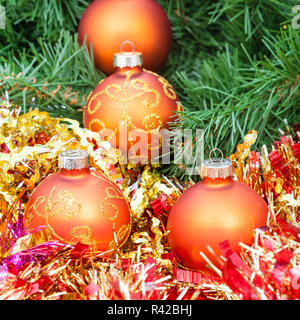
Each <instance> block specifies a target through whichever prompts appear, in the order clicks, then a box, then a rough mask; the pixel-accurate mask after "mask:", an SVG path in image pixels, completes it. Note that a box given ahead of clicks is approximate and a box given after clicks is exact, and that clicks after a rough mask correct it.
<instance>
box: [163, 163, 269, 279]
mask: <svg viewBox="0 0 300 320" xmlns="http://www.w3.org/2000/svg"><path fill="white" fill-rule="evenodd" d="M202 175H203V180H202V181H201V182H199V183H197V184H195V185H194V186H192V187H191V188H189V189H188V190H186V191H185V192H184V193H183V194H182V195H181V197H180V198H179V199H178V200H177V201H176V203H175V204H174V206H173V208H172V210H171V212H170V216H169V218H168V224H167V230H169V231H170V233H169V236H168V240H169V244H170V246H171V247H172V248H173V249H174V250H175V252H176V254H177V255H178V257H179V258H180V259H181V261H182V264H183V265H184V266H185V267H187V268H190V269H193V270H198V271H205V272H207V273H210V272H211V270H212V269H211V268H210V267H209V263H208V262H207V261H206V259H205V257H206V258H208V259H209V260H210V261H211V262H212V263H213V264H214V265H215V266H217V267H218V266H219V264H218V257H217V256H219V255H220V254H221V252H220V248H219V244H220V243H221V242H223V241H225V240H228V241H229V243H230V245H231V248H232V249H233V250H234V251H236V252H239V251H240V246H239V245H238V243H239V242H243V243H245V244H251V242H252V240H253V233H254V229H255V228H258V227H261V226H264V225H266V223H267V216H268V207H267V205H266V203H265V201H264V200H263V199H262V198H261V196H260V195H258V194H257V193H256V191H254V190H253V189H251V188H250V187H248V186H247V185H246V184H243V183H240V182H237V181H234V180H233V179H232V176H233V165H232V163H231V161H229V160H226V159H220V158H217V159H214V160H206V161H205V162H204V164H203V165H202ZM209 247H210V248H211V249H213V251H214V252H215V254H216V256H215V255H214V254H213V253H211V250H209ZM200 252H202V253H203V254H204V255H205V257H204V256H203V255H201V254H200Z"/></svg>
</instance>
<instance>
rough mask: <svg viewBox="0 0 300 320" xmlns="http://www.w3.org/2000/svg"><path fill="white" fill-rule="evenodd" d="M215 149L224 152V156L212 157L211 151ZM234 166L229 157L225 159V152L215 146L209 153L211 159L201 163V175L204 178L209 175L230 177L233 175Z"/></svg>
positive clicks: (214, 177)
mask: <svg viewBox="0 0 300 320" xmlns="http://www.w3.org/2000/svg"><path fill="white" fill-rule="evenodd" d="M215 150H218V151H220V152H221V154H222V158H211V156H210V155H211V153H212V152H213V151H215ZM233 174H234V168H233V163H232V161H230V160H228V159H224V157H223V152H222V151H221V150H220V149H218V148H214V149H212V150H211V151H210V153H209V159H208V160H204V162H203V163H202V165H201V176H202V178H205V177H208V178H211V179H216V178H223V179H225V178H228V177H233Z"/></svg>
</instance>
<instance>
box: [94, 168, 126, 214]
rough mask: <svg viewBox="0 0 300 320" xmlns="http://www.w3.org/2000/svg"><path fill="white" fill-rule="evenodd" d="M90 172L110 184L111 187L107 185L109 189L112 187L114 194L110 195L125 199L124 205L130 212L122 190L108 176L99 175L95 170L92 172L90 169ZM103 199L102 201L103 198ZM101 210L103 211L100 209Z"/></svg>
mask: <svg viewBox="0 0 300 320" xmlns="http://www.w3.org/2000/svg"><path fill="white" fill-rule="evenodd" d="M91 174H92V175H93V176H94V177H96V178H98V179H100V180H103V181H105V182H107V183H108V184H109V185H111V187H109V189H113V191H114V193H115V194H113V195H111V196H112V197H114V196H115V195H116V199H118V200H123V201H125V203H126V206H127V208H128V212H129V214H130V213H131V208H130V206H129V204H128V202H127V200H126V199H125V197H124V195H123V193H122V191H121V190H120V189H119V188H118V187H116V185H115V183H114V182H112V181H111V180H110V179H109V178H107V177H106V176H105V175H100V174H98V173H97V172H94V171H91ZM107 194H108V195H109V191H108V193H107ZM103 201H104V200H103ZM102 212H103V211H102Z"/></svg>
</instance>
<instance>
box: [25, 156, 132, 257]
mask: <svg viewBox="0 0 300 320" xmlns="http://www.w3.org/2000/svg"><path fill="white" fill-rule="evenodd" d="M88 159H89V158H88V154H87V152H85V151H83V150H72V151H65V152H62V153H61V155H60V156H59V166H60V170H59V172H58V173H54V174H51V175H49V176H48V177H47V178H46V179H45V180H43V181H42V182H41V183H40V184H39V185H38V186H37V188H36V189H35V190H34V192H33V193H32V194H31V196H30V198H29V201H28V203H27V206H26V209H25V214H24V223H25V227H26V228H28V229H29V230H30V231H33V230H36V228H38V227H42V226H45V228H46V232H47V234H48V236H49V239H52V240H59V241H61V242H63V243H67V244H76V243H77V242H81V243H84V244H88V245H90V246H91V247H93V248H94V249H97V250H99V251H102V252H106V251H108V252H107V254H105V256H109V255H110V254H111V253H113V252H114V249H115V248H116V247H117V245H118V246H122V245H123V244H124V243H125V241H126V240H127V238H128V236H129V233H130V229H131V218H130V209H129V206H128V204H127V201H126V199H125V198H124V196H123V194H122V192H121V190H120V189H119V188H118V186H117V185H116V184H115V183H114V182H112V181H111V180H109V179H108V178H107V177H105V176H104V175H103V174H100V173H97V172H95V171H91V170H90V169H89V163H88ZM115 237H116V239H117V242H118V244H116V241H115Z"/></svg>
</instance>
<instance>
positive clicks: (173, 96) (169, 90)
mask: <svg viewBox="0 0 300 320" xmlns="http://www.w3.org/2000/svg"><path fill="white" fill-rule="evenodd" d="M143 71H144V72H147V73H149V74H152V75H153V76H155V77H157V80H158V81H159V82H160V83H161V84H162V85H163V89H164V93H165V95H166V96H167V97H168V98H170V99H172V100H175V99H176V97H177V96H176V93H175V91H174V89H173V87H172V85H171V84H170V83H169V82H168V80H166V79H165V78H163V77H162V76H160V75H159V74H157V73H155V72H153V71H150V70H147V69H143Z"/></svg>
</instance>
